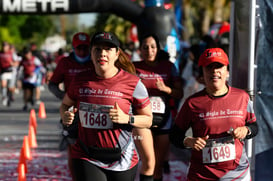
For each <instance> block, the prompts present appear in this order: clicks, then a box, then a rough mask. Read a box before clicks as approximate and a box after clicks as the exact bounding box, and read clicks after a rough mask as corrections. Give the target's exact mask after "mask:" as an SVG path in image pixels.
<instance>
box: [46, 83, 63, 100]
mask: <svg viewBox="0 0 273 181" xmlns="http://www.w3.org/2000/svg"><path fill="white" fill-rule="evenodd" d="M48 89H49V91H50V92H51V93H52V94H54V95H55V96H56V97H57V98H59V99H63V98H64V94H65V92H64V91H62V90H61V89H60V88H59V84H56V83H53V82H51V81H49V84H48Z"/></svg>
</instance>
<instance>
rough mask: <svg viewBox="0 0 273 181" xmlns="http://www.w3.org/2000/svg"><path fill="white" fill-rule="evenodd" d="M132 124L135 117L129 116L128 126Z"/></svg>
mask: <svg viewBox="0 0 273 181" xmlns="http://www.w3.org/2000/svg"><path fill="white" fill-rule="evenodd" d="M134 123H135V117H134V116H130V117H129V122H128V124H134Z"/></svg>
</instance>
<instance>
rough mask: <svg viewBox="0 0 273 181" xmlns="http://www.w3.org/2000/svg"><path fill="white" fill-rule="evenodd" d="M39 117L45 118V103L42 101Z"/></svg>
mask: <svg viewBox="0 0 273 181" xmlns="http://www.w3.org/2000/svg"><path fill="white" fill-rule="evenodd" d="M39 118H42V119H45V118H46V111H45V104H44V103H43V102H41V103H40V107H39Z"/></svg>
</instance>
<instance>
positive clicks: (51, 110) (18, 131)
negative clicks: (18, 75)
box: [0, 87, 189, 181]
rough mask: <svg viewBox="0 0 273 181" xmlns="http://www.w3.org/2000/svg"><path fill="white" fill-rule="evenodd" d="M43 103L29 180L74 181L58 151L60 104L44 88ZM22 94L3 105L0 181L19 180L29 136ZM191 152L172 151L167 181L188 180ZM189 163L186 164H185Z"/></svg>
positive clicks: (1, 113)
mask: <svg viewBox="0 0 273 181" xmlns="http://www.w3.org/2000/svg"><path fill="white" fill-rule="evenodd" d="M41 100H42V101H43V102H44V105H45V110H46V116H47V117H46V119H41V118H39V117H38V111H39V105H35V106H33V107H31V108H30V109H35V112H36V118H37V125H38V127H37V134H36V139H37V143H38V148H36V149H31V154H32V157H33V158H32V160H29V161H28V162H27V168H28V173H27V174H26V175H27V180H31V181H32V180H35V181H37V180H40V181H45V180H49V181H51V180H52V181H53V180H54V181H57V180H58V181H71V177H70V174H69V172H68V169H67V164H66V163H67V161H66V158H67V155H66V151H59V143H60V140H61V136H60V133H61V129H60V125H59V112H58V108H59V105H60V101H59V100H58V99H57V98H55V97H54V96H53V95H52V94H51V93H50V92H49V91H48V89H47V87H45V89H44V91H42V97H41ZM22 108H23V101H22V92H20V93H19V94H16V95H15V102H14V103H13V104H12V105H11V107H4V106H2V105H0V130H1V131H0V180H7V181H8V180H11V181H14V180H17V176H18V173H17V165H18V160H19V156H20V149H21V147H22V143H23V137H24V136H26V135H28V129H29V127H28V126H29V116H30V109H29V110H28V111H23V110H22ZM188 158H189V152H188V151H182V150H178V149H176V148H174V147H171V152H170V162H169V163H170V167H171V173H170V174H165V175H164V181H176V180H177V181H178V180H179V181H181V180H184V179H185V172H186V169H187V160H188ZM185 163H186V164H185Z"/></svg>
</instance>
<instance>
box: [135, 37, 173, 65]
mask: <svg viewBox="0 0 273 181" xmlns="http://www.w3.org/2000/svg"><path fill="white" fill-rule="evenodd" d="M149 37H152V38H153V39H154V40H155V43H156V47H157V54H156V57H155V59H156V60H157V61H165V60H169V59H170V54H169V53H168V52H166V51H165V50H163V49H161V46H160V42H159V38H158V36H157V35H156V34H153V33H151V34H146V35H145V36H143V37H142V39H141V40H140V44H139V47H140V48H141V46H142V44H143V41H144V40H145V39H147V38H149Z"/></svg>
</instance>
